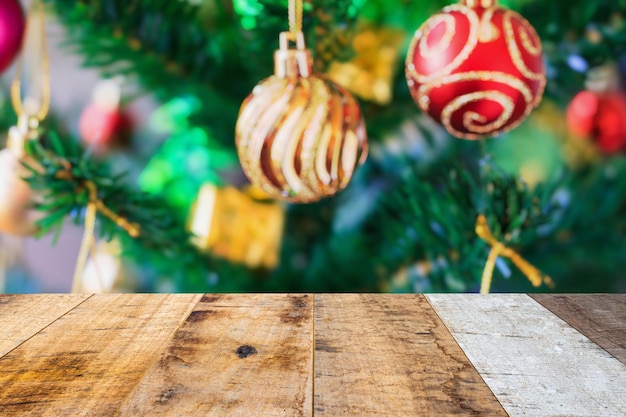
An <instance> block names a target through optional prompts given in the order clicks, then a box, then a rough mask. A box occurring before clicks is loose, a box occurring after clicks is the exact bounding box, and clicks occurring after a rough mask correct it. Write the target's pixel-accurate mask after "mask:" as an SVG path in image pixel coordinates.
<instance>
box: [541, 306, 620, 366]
mask: <svg viewBox="0 0 626 417" xmlns="http://www.w3.org/2000/svg"><path fill="white" fill-rule="evenodd" d="M532 298H534V299H535V301H537V302H539V303H540V304H541V305H543V306H544V307H545V308H547V309H548V310H550V311H551V312H553V313H554V314H556V315H557V316H559V317H560V318H561V319H563V320H564V321H565V322H567V323H568V324H569V325H570V326H572V327H573V328H575V329H576V330H578V331H579V332H581V333H582V334H584V335H585V336H587V337H588V338H589V339H591V340H592V341H593V342H595V343H596V344H597V345H598V346H600V347H601V348H603V349H604V350H606V351H607V352H609V353H610V354H611V355H613V357H615V358H616V359H617V360H619V361H620V362H622V363H623V364H626V294H575V295H574V294H563V295H553V294H535V295H532Z"/></svg>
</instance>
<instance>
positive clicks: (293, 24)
mask: <svg viewBox="0 0 626 417" xmlns="http://www.w3.org/2000/svg"><path fill="white" fill-rule="evenodd" d="M289 32H291V34H292V35H295V34H297V33H298V32H302V0H289Z"/></svg>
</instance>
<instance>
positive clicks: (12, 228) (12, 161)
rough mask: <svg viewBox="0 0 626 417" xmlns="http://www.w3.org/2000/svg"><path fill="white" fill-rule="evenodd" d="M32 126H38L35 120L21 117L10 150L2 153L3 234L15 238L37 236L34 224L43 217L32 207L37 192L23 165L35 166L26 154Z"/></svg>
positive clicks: (0, 199) (0, 201)
mask: <svg viewBox="0 0 626 417" xmlns="http://www.w3.org/2000/svg"><path fill="white" fill-rule="evenodd" d="M33 123H35V126H36V119H32V118H20V121H19V122H18V126H16V127H13V128H11V130H10V131H9V138H8V141H7V145H8V146H7V148H6V149H4V150H2V151H0V232H3V233H7V234H11V235H16V236H30V235H33V234H35V232H36V231H37V226H36V225H35V222H37V220H39V219H41V217H42V213H41V212H39V211H37V210H36V209H34V208H33V207H32V206H33V204H34V202H35V201H36V195H35V193H34V192H33V191H32V189H31V188H30V186H29V185H28V183H27V182H26V181H24V180H23V178H24V177H26V176H28V175H29V172H28V170H27V169H26V168H25V167H24V166H23V165H22V163H24V162H26V163H28V164H29V165H30V166H35V163H34V161H33V160H32V159H30V158H28V157H27V156H26V155H25V154H24V141H25V140H27V139H28V136H29V135H31V132H32V131H33V130H32V129H33ZM35 128H36V127H35Z"/></svg>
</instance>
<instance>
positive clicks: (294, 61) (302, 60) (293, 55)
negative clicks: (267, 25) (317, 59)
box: [274, 32, 313, 78]
mask: <svg viewBox="0 0 626 417" xmlns="http://www.w3.org/2000/svg"><path fill="white" fill-rule="evenodd" d="M292 42H295V49H292V48H291V47H290V44H291V43H292ZM312 68H313V59H312V58H311V51H309V50H308V49H306V46H305V43H304V34H303V33H302V32H297V33H292V32H283V33H281V34H280V49H278V50H277V51H276V52H274V75H276V77H278V78H298V77H308V76H310V75H311V73H312V72H313V69H312Z"/></svg>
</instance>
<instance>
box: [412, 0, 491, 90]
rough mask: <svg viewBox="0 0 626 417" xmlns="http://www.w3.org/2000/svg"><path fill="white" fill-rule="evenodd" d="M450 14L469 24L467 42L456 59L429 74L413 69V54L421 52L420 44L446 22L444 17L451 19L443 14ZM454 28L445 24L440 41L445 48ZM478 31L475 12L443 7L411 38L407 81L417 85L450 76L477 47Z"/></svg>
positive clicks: (461, 8)
mask: <svg viewBox="0 0 626 417" xmlns="http://www.w3.org/2000/svg"><path fill="white" fill-rule="evenodd" d="M451 12H457V13H459V14H461V15H463V16H465V17H466V18H467V20H468V24H469V31H470V33H469V36H468V39H467V42H466V43H465V45H464V46H463V49H461V51H460V52H459V54H458V55H457V56H456V57H454V59H452V61H451V62H449V63H448V64H446V65H444V67H443V68H441V69H439V70H438V71H435V72H433V73H431V74H422V73H420V72H419V71H418V69H417V68H416V67H415V52H416V51H421V44H422V42H424V43H425V42H426V41H427V39H428V35H429V34H430V32H431V31H432V30H433V29H434V28H435V27H436V26H437V24H439V23H441V22H442V21H444V22H445V21H446V20H447V19H445V20H444V18H443V17H445V16H450V17H452V16H451V15H449V14H444V13H451ZM442 16H443V17H442ZM440 17H441V19H440ZM453 19H454V18H453ZM432 22H435V24H433V23H432ZM455 28H456V23H455V25H450V24H448V23H446V33H445V34H444V36H443V37H442V39H441V40H442V41H447V45H446V46H449V45H450V43H451V40H452V39H453V37H454V31H455ZM479 29H480V20H479V18H478V15H477V14H476V12H475V11H474V10H473V9H471V8H469V7H466V6H463V5H460V4H454V5H451V6H448V7H445V8H444V9H443V10H442V13H441V14H439V15H435V16H434V17H432V18H430V19H428V20H427V21H426V22H425V23H424V24H423V25H422V26H421V27H420V28H419V29H418V30H417V31H416V32H415V35H414V36H413V39H412V40H411V44H410V46H409V52H408V54H407V57H406V69H407V74H408V76H407V79H408V80H409V83H411V82H413V83H414V82H417V83H419V84H423V83H428V82H431V81H433V80H436V79H437V78H439V77H441V76H444V75H447V74H450V73H451V72H452V71H454V70H455V69H457V68H458V67H460V66H461V65H462V64H463V63H464V62H465V61H466V60H467V58H469V56H470V55H471V53H472V52H473V51H474V48H476V45H478V37H479V36H478V35H479ZM450 32H451V33H450ZM431 49H435V50H437V51H440V47H439V46H435V47H434V48H431ZM444 50H445V48H443V47H442V48H441V52H443V51H444ZM425 57H427V56H425Z"/></svg>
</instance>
